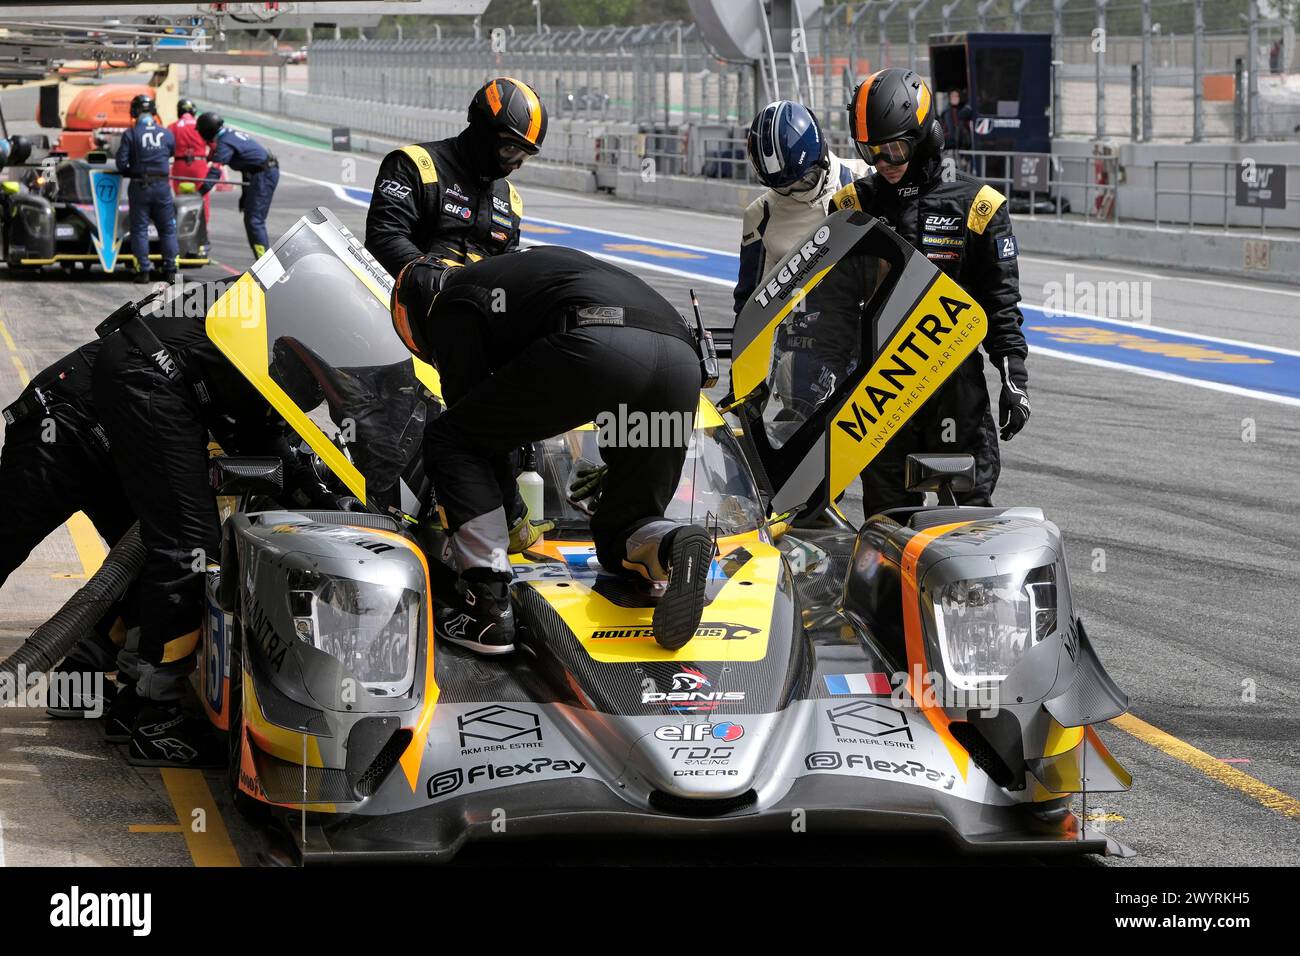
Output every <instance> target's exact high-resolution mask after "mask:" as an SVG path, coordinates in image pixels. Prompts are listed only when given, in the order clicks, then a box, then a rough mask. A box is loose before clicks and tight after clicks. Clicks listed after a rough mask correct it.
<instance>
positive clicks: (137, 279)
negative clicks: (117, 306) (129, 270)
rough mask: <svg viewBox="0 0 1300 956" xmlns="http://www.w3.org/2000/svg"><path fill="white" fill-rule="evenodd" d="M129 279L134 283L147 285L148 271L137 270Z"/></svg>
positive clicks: (148, 279)
mask: <svg viewBox="0 0 1300 956" xmlns="http://www.w3.org/2000/svg"><path fill="white" fill-rule="evenodd" d="M131 281H132V282H134V283H135V284H136V285H148V284H149V282H150V281H151V280H150V278H149V273H148V272H137V273H136V274H135V276H134V277H133V278H132V279H131Z"/></svg>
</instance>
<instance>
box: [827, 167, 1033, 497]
mask: <svg viewBox="0 0 1300 956" xmlns="http://www.w3.org/2000/svg"><path fill="white" fill-rule="evenodd" d="M832 206H833V208H835V209H853V208H857V209H865V210H866V211H867V212H869V213H871V215H873V216H875V217H876V218H878V219H880V220H882V221H883V222H885V223H886V224H887V225H889V226H890V227H892V228H893V229H894V231H895V232H897V233H898V234H899V236H901V237H902V238H903V239H905V240H906V241H907V242H909V243H911V244H912V245H913V246H915V247H916V248H918V249H920V250H921V251H922V252H924V253H925V254H926V257H927V258H929V259H930V261H931V262H933V263H934V264H935V265H936V266H938V267H939V269H941V270H942V271H943V272H944V273H946V274H947V275H948V276H949V277H951V278H952V279H954V280H956V282H957V283H958V284H959V285H960V286H961V287H962V288H963V289H965V290H966V291H967V292H968V293H970V295H971V296H972V297H973V298H974V299H975V301H976V302H977V303H979V305H980V307H981V308H982V309H984V311H985V313H986V314H987V316H988V334H987V335H986V337H985V339H984V350H985V351H986V352H988V354H989V357H990V358H991V359H992V361H993V362H994V364H995V365H996V366H997V367H998V368H999V369H1001V368H1003V365H1004V359H1005V358H1006V357H1008V356H1011V357H1013V361H1012V367H1013V381H1015V382H1016V384H1017V385H1018V386H1020V387H1022V388H1023V387H1024V386H1025V384H1026V380H1025V377H1024V375H1023V371H1022V370H1023V368H1024V365H1023V360H1024V358H1025V356H1026V355H1027V354H1028V348H1027V347H1026V345H1025V336H1024V333H1023V332H1022V331H1021V329H1020V325H1021V322H1022V321H1023V318H1022V317H1021V315H1020V308H1019V302H1020V272H1019V268H1018V266H1017V262H1016V255H1017V252H1018V249H1017V245H1016V239H1015V237H1014V236H1013V235H1012V232H1011V219H1010V216H1009V215H1008V214H1007V206H1006V199H1005V197H1003V196H1002V194H1001V193H999V192H997V191H996V190H995V189H993V188H992V187H991V186H986V185H985V184H984V183H982V182H980V181H979V180H978V179H975V178H974V177H972V176H968V175H966V174H965V173H962V172H957V173H956V174H955V179H954V180H953V181H952V182H944V181H943V175H942V166H941V163H940V161H939V159H938V158H932V159H929V160H925V161H915V162H913V163H912V164H911V166H909V167H908V170H907V174H906V175H905V176H904V177H903V178H902V179H901V180H900V181H899V182H898V184H897V185H890V184H889V183H888V182H886V181H885V179H884V177H882V176H879V175H875V176H873V177H871V179H870V180H869V181H868V180H857V181H855V182H854V183H853V184H851V185H849V186H845V187H844V188H843V189H842V190H840V191H839V192H838V193H837V194H836V195H835V198H834V199H833V200H832ZM840 318H841V319H842V320H847V321H850V322H851V321H852V319H851V317H849V316H848V315H847V314H844V315H842V316H840ZM823 322H825V317H824V318H823ZM823 333H824V334H827V335H828V336H829V337H831V338H839V337H843V338H845V339H846V340H852V339H853V337H854V336H855V335H856V334H857V332H856V330H855V329H848V328H845V329H843V330H842V331H841V332H839V333H838V334H837V333H835V332H833V331H831V330H830V329H823ZM1016 370H1020V371H1016ZM922 451H936V452H965V453H967V454H969V455H972V456H973V457H974V458H975V484H974V487H973V488H972V489H971V490H970V491H969V492H966V493H965V494H959V495H958V496H957V498H958V500H959V501H960V502H961V503H962V504H968V505H988V504H991V497H992V495H993V488H994V486H995V485H996V484H997V481H998V474H999V472H1000V471H1001V467H1002V466H1001V460H1000V457H999V454H998V429H997V426H996V424H995V423H994V420H993V414H992V412H991V410H990V407H989V393H988V386H987V384H986V383H985V380H984V358H983V356H982V355H980V353H979V352H975V353H974V354H972V355H971V356H970V358H968V359H967V360H966V361H965V362H963V363H962V364H961V366H960V367H959V368H958V369H957V370H956V371H955V372H953V375H952V377H951V378H950V379H949V380H948V381H947V382H945V383H944V385H943V387H942V388H940V390H939V392H938V393H937V394H936V395H935V396H934V397H933V398H931V399H930V401H928V402H927V403H926V404H925V405H923V406H922V407H921V409H920V411H919V412H918V413H917V414H916V415H915V416H913V418H912V419H911V421H909V422H908V423H907V425H906V426H905V427H904V429H903V432H902V433H901V434H899V435H897V436H895V438H894V439H893V440H892V441H891V442H890V443H889V445H888V446H887V447H886V448H885V450H884V451H883V452H882V453H881V455H880V457H878V458H877V459H876V460H875V461H873V462H872V463H871V465H870V467H868V468H867V470H866V471H865V472H864V473H863V475H862V498H863V508H864V509H865V510H866V512H867V513H868V514H871V513H873V511H883V510H885V509H886V508H893V507H902V506H906V505H913V504H920V503H921V500H922V496H920V495H909V494H907V493H906V492H905V491H904V490H903V470H904V463H905V461H906V458H907V455H908V454H910V453H913V452H922Z"/></svg>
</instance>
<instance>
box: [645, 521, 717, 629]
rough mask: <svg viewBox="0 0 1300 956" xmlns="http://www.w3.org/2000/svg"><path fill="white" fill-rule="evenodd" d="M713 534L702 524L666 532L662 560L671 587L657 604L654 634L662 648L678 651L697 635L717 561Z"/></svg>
mask: <svg viewBox="0 0 1300 956" xmlns="http://www.w3.org/2000/svg"><path fill="white" fill-rule="evenodd" d="M713 552H714V547H713V536H712V535H710V534H709V533H708V532H707V531H706V530H704V529H703V528H701V527H700V526H699V525H694V524H692V525H686V526H685V527H682V528H677V529H675V530H673V531H670V532H668V534H666V535H664V539H663V541H661V542H660V544H659V563H660V564H661V565H663V566H664V567H665V568H667V569H668V589H667V590H666V591H664V594H663V597H661V598H660V599H659V603H658V604H656V605H655V614H654V634H655V640H656V641H657V642H658V643H659V646H660V647H664V648H667V649H668V650H670V651H675V650H677V649H678V648H680V647H684V646H685V645H686V642H687V641H689V640H690V639H691V638H692V637H694V636H695V629H696V628H698V627H699V626H700V617H701V616H702V615H703V614H704V590H705V587H706V586H707V585H708V583H709V566H710V565H712V564H713Z"/></svg>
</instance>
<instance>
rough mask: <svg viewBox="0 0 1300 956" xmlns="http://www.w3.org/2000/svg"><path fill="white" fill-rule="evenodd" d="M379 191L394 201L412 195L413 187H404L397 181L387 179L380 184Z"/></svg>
mask: <svg viewBox="0 0 1300 956" xmlns="http://www.w3.org/2000/svg"><path fill="white" fill-rule="evenodd" d="M379 191H380V192H381V193H383V194H384V195H385V196H389V197H391V198H393V199H405V198H406V197H407V196H409V195H411V187H410V186H403V185H402V184H401V183H399V182H398V181H397V180H396V179H385V180H382V181H381V182H380V183H379Z"/></svg>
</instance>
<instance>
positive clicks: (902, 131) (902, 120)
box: [849, 69, 943, 166]
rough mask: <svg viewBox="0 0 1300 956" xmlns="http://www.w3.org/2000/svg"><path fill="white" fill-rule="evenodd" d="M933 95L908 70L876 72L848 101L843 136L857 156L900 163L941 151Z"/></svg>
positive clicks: (863, 82) (939, 129)
mask: <svg viewBox="0 0 1300 956" xmlns="http://www.w3.org/2000/svg"><path fill="white" fill-rule="evenodd" d="M934 113H935V111H934V103H933V97H932V96H931V94H930V88H929V87H928V86H926V84H925V81H924V80H923V79H921V77H920V76H918V75H917V74H916V72H915V71H913V70H900V69H894V70H880V71H878V72H876V73H872V74H871V75H870V76H869V77H867V78H866V79H865V80H863V81H862V82H861V83H860V84H858V88H857V89H856V90H854V91H853V98H852V99H851V100H850V101H849V135H850V136H852V137H853V145H854V146H855V147H857V150H858V155H860V156H861V157H862V158H863V159H864V160H866V161H867V162H868V163H869V164H871V165H872V166H874V165H876V163H877V162H886V163H890V164H892V165H901V164H903V163H906V162H910V161H911V160H912V159H913V158H914V157H917V156H928V155H933V154H934V153H937V152H938V151H939V150H941V149H942V148H943V128H942V127H941V126H940V125H939V122H938V120H937V119H936V118H935V115H934Z"/></svg>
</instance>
